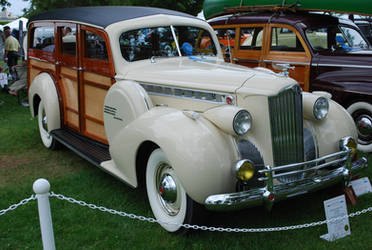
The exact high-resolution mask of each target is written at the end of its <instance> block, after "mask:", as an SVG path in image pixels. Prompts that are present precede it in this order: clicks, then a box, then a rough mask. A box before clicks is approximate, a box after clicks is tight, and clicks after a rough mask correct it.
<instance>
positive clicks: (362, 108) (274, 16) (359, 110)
mask: <svg viewBox="0 0 372 250" xmlns="http://www.w3.org/2000/svg"><path fill="white" fill-rule="evenodd" d="M208 22H209V24H211V25H212V26H213V28H214V29H215V30H216V32H218V33H222V32H224V31H225V32H227V31H228V33H229V34H231V33H234V34H236V35H235V37H234V38H232V40H234V39H235V38H236V37H241V36H242V35H245V36H249V37H250V38H249V39H245V40H244V42H241V40H240V41H239V40H237V41H231V42H230V44H235V46H234V47H231V48H230V50H225V51H227V53H225V56H226V60H230V59H231V62H232V63H236V64H241V65H244V66H248V67H265V68H269V69H271V70H273V71H276V72H279V71H281V70H283V69H284V72H282V74H283V73H284V74H286V73H289V76H290V77H292V78H294V79H296V80H297V81H298V82H299V83H300V84H301V87H302V88H303V89H304V90H305V91H327V92H329V93H331V94H332V98H333V99H334V100H335V101H337V102H338V103H340V104H341V105H342V106H344V107H345V108H347V109H348V111H349V113H350V114H351V115H352V117H353V119H354V121H355V123H356V124H357V127H358V133H359V139H358V140H359V148H360V149H361V150H363V151H366V152H371V151H372V50H371V47H370V44H369V42H368V40H367V39H366V38H365V36H364V35H362V33H361V32H360V30H359V29H358V27H357V26H356V25H355V24H354V23H353V22H351V21H350V20H347V19H339V18H336V17H332V16H330V15H327V14H313V13H307V12H298V13H289V12H288V13H286V12H280V13H279V12H278V13H273V12H261V13H246V14H243V13H239V14H237V15H233V14H229V15H225V16H220V17H216V18H213V19H210V20H209V21H208ZM228 57H230V58H228Z"/></svg>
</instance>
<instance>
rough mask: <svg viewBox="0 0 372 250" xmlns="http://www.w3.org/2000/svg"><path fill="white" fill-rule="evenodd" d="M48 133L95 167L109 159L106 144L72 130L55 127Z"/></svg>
mask: <svg viewBox="0 0 372 250" xmlns="http://www.w3.org/2000/svg"><path fill="white" fill-rule="evenodd" d="M50 135H51V136H52V137H53V138H54V139H56V140H57V141H58V142H60V143H62V144H63V145H65V146H66V147H67V148H69V149H71V150H72V151H74V152H75V153H77V154H78V155H80V156H81V157H83V158H84V159H86V160H88V161H89V162H90V163H92V164H94V165H95V166H97V167H101V163H102V162H104V161H109V160H111V156H110V152H109V147H108V146H107V145H105V144H102V143H100V142H97V141H94V140H92V139H89V138H87V137H85V136H82V135H79V134H78V133H76V132H74V131H72V130H69V129H56V130H53V131H51V132H50Z"/></svg>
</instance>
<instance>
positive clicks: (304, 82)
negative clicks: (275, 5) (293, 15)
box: [263, 24, 311, 91]
mask: <svg viewBox="0 0 372 250" xmlns="http://www.w3.org/2000/svg"><path fill="white" fill-rule="evenodd" d="M267 26H268V32H269V34H268V36H267V37H268V43H269V46H268V47H267V49H266V51H264V56H263V63H264V66H265V67H267V68H269V69H271V70H274V71H275V72H280V71H281V70H278V69H275V65H276V64H288V65H289V66H290V67H291V69H289V76H290V77H292V78H294V79H295V80H297V81H298V82H299V84H300V85H301V87H302V89H303V90H305V91H308V90H309V77H310V64H311V53H310V51H309V49H308V47H307V46H306V43H305V42H304V40H303V39H302V37H301V35H300V33H299V32H298V31H297V30H296V29H295V28H293V27H291V26H289V25H284V24H267Z"/></svg>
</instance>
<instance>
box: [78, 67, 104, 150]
mask: <svg viewBox="0 0 372 250" xmlns="http://www.w3.org/2000/svg"><path fill="white" fill-rule="evenodd" d="M83 78H84V90H83V93H84V94H83V95H84V98H83V100H84V114H83V116H84V124H85V130H84V134H85V135H88V136H90V137H93V138H94V139H96V140H99V141H101V142H104V143H107V137H106V132H105V128H104V121H103V106H104V101H105V97H106V94H107V90H108V89H109V88H110V86H111V78H110V77H106V76H102V75H99V74H94V73H91V72H84V73H83Z"/></svg>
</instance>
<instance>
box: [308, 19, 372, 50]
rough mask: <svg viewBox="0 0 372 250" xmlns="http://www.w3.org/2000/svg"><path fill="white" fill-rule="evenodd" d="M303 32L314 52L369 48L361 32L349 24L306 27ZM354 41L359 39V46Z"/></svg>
mask: <svg viewBox="0 0 372 250" xmlns="http://www.w3.org/2000/svg"><path fill="white" fill-rule="evenodd" d="M304 33H305V36H306V39H307V41H308V42H309V44H310V46H311V48H312V50H313V51H314V52H316V53H321V52H328V53H329V52H331V53H349V52H352V51H358V50H365V49H371V45H370V44H369V42H368V40H367V39H366V38H365V37H364V36H363V34H362V33H361V32H360V31H359V30H358V29H356V28H355V27H353V26H350V25H344V24H337V25H322V26H314V27H308V28H307V29H306V30H305V31H304ZM314 34H315V35H314ZM355 41H359V42H358V45H359V46H357V45H356V42H355Z"/></svg>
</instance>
